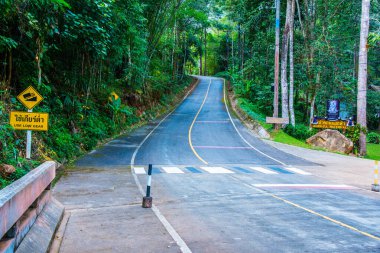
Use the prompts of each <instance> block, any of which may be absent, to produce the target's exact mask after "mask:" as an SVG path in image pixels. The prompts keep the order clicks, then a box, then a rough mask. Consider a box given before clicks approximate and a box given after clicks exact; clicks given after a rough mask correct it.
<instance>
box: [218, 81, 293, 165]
mask: <svg viewBox="0 0 380 253" xmlns="http://www.w3.org/2000/svg"><path fill="white" fill-rule="evenodd" d="M223 82H224V87H223V93H224V105H225V106H226V110H227V114H228V117H229V118H230V121H231V123H232V125H233V127H234V128H235V131H236V132H237V134H238V135H239V136H240V138H241V139H242V140H243V141H244V142H245V143H247V145H248V146H250V147H251V148H252V149H254V150H256V151H257V152H259V153H260V154H262V155H264V156H266V157H268V158H269V159H271V160H273V161H275V162H278V163H280V164H282V165H286V164H285V163H284V162H281V161H280V160H277V159H276V158H274V157H272V156H270V155H267V154H265V153H264V152H262V151H260V150H258V149H257V148H255V147H254V146H252V145H251V144H250V143H249V142H248V141H247V140H246V139H245V138H244V137H243V135H241V133H240V131H239V130H238V129H237V127H236V125H235V122H234V121H233V119H232V117H231V114H230V110H229V109H228V106H227V95H226V89H227V88H226V80H225V79H223Z"/></svg>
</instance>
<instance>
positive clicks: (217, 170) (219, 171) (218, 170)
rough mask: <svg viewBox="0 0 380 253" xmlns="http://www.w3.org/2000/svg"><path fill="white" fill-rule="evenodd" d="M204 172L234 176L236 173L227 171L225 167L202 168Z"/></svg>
mask: <svg viewBox="0 0 380 253" xmlns="http://www.w3.org/2000/svg"><path fill="white" fill-rule="evenodd" d="M201 169H202V170H205V171H207V172H208V173H211V174H233V173H235V172H233V171H230V170H227V169H225V168H223V167H201Z"/></svg>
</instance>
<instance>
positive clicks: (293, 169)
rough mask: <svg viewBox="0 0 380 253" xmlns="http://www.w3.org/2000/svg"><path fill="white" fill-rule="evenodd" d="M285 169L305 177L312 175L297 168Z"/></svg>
mask: <svg viewBox="0 0 380 253" xmlns="http://www.w3.org/2000/svg"><path fill="white" fill-rule="evenodd" d="M285 169H286V170H290V171H292V172H294V173H297V174H301V175H305V176H308V175H311V173H309V172H306V171H303V170H300V169H297V168H293V167H286V168H285Z"/></svg>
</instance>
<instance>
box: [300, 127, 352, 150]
mask: <svg viewBox="0 0 380 253" xmlns="http://www.w3.org/2000/svg"><path fill="white" fill-rule="evenodd" d="M306 142H307V143H308V144H311V145H313V146H315V147H321V148H325V149H327V150H329V151H334V152H340V153H345V154H349V153H351V151H352V149H353V148H354V143H353V142H352V141H351V140H350V139H348V138H347V137H346V136H344V135H343V134H341V133H340V132H339V131H337V130H331V129H326V130H324V131H322V132H319V133H317V134H316V135H313V136H311V137H310V138H309V139H307V140H306Z"/></svg>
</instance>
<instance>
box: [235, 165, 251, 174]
mask: <svg viewBox="0 0 380 253" xmlns="http://www.w3.org/2000/svg"><path fill="white" fill-rule="evenodd" d="M234 169H235V170H237V171H240V172H243V173H247V174H252V173H253V172H252V171H250V170H247V169H244V168H240V167H234Z"/></svg>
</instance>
